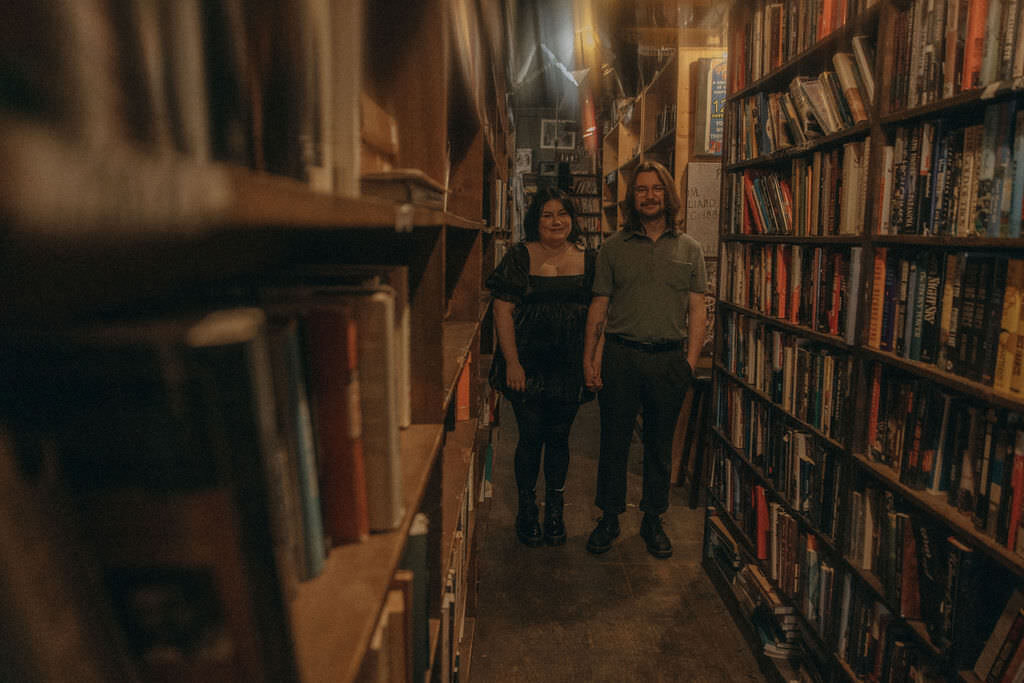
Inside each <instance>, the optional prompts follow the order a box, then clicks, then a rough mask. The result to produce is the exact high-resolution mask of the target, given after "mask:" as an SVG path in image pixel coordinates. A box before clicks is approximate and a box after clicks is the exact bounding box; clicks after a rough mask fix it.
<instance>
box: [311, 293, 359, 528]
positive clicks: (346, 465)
mask: <svg viewBox="0 0 1024 683" xmlns="http://www.w3.org/2000/svg"><path fill="white" fill-rule="evenodd" d="M303 320H304V322H305V325H306V331H307V334H306V344H307V354H308V359H309V373H310V380H311V381H310V391H311V394H312V397H313V403H314V406H315V410H316V422H315V424H316V429H317V443H318V444H319V446H320V451H319V464H320V493H321V496H322V498H323V516H324V530H325V532H326V533H327V535H328V536H329V537H330V539H331V543H332V544H334V545H337V544H341V543H346V542H353V541H362V540H365V539H366V538H367V536H368V535H369V533H370V520H369V507H368V501H367V489H366V464H365V461H364V455H363V438H362V414H361V411H360V409H359V406H360V377H359V346H358V330H357V327H356V319H355V317H354V315H353V314H352V312H351V311H350V310H348V309H347V308H346V307H344V306H335V307H327V306H321V307H318V308H314V309H313V310H311V311H309V312H308V313H307V314H305V315H304V316H303ZM327 368H330V369H331V370H330V371H329V372H328V371H326V369H327Z"/></svg>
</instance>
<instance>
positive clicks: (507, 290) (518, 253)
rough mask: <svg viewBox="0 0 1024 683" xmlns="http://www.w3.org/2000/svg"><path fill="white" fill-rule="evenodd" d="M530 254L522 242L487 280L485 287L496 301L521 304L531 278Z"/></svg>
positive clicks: (509, 251) (510, 250)
mask: <svg viewBox="0 0 1024 683" xmlns="http://www.w3.org/2000/svg"><path fill="white" fill-rule="evenodd" d="M529 254H530V252H529V251H528V250H527V249H526V245H525V244H523V243H522V242H520V243H518V244H516V245H514V246H513V247H512V248H510V249H509V250H508V252H507V253H506V254H505V256H504V257H503V258H502V259H501V263H499V264H498V267H497V268H495V269H494V271H493V272H492V273H491V274H490V276H489V277H488V278H487V282H486V283H485V286H486V287H487V289H489V290H490V291H491V294H492V295H493V296H494V297H495V298H496V299H501V300H502V301H510V302H512V303H514V304H521V303H522V302H523V296H525V294H526V288H527V286H528V285H529V277H530V272H529V268H530V261H529Z"/></svg>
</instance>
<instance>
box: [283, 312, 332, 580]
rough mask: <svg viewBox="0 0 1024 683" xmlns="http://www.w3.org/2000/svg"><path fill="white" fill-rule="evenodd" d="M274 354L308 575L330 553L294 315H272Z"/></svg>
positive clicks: (301, 563) (304, 569) (316, 572)
mask: <svg viewBox="0 0 1024 683" xmlns="http://www.w3.org/2000/svg"><path fill="white" fill-rule="evenodd" d="M270 341H271V358H272V359H273V361H274V379H275V389H276V391H277V396H278V401H277V411H278V414H279V416H280V419H281V429H280V431H281V434H282V435H283V437H284V438H285V439H286V440H287V447H288V448H290V449H291V454H292V457H291V459H290V468H289V472H288V477H289V479H290V478H291V477H295V478H296V481H295V484H294V485H295V487H296V491H297V498H298V505H299V508H300V510H299V512H298V515H299V519H300V520H301V525H300V528H299V529H296V530H293V533H295V534H296V538H301V539H302V541H303V542H302V543H301V544H298V548H299V550H300V552H301V557H300V558H299V560H298V562H297V564H298V566H299V567H301V571H300V572H299V576H300V578H301V579H308V578H312V577H314V576H317V575H319V574H320V572H321V571H322V569H323V565H324V561H325V560H326V558H327V549H326V546H325V537H324V524H323V513H322V510H321V500H320V482H319V478H318V471H317V443H316V436H315V429H314V427H313V411H312V408H311V406H310V395H309V390H308V369H307V367H306V359H305V352H304V349H305V343H304V340H303V331H302V329H301V327H300V323H299V321H298V320H296V319H294V318H283V319H277V318H271V319H270Z"/></svg>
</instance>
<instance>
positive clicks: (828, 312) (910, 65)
mask: <svg viewBox="0 0 1024 683" xmlns="http://www.w3.org/2000/svg"><path fill="white" fill-rule="evenodd" d="M979 7H980V8H981V10H980V11H981V13H985V12H989V10H990V9H991V8H995V9H994V10H992V12H994V14H992V15H991V16H988V15H986V16H985V21H990V22H994V23H990V24H988V26H989V27H990V28H989V30H988V31H987V32H986V31H985V30H982V29H980V28H977V27H978V26H983V25H985V21H982V20H981V19H980V18H978V17H974V18H973V19H972V18H971V15H972V13H976V12H978V11H979V10H978V8H979ZM1000 13H1002V14H1000ZM1019 14H1020V8H1019V6H1018V4H1017V3H987V4H986V3H973V2H972V3H957V2H935V3H929V2H917V1H911V2H890V1H888V0H877V1H874V2H872V1H870V0H868V1H866V2H851V3H845V4H839V3H831V2H811V3H770V2H768V3H766V2H759V3H750V4H746V5H740V4H737V5H734V6H733V8H732V11H731V14H730V21H729V45H728V47H729V76H728V79H729V96H728V99H727V110H726V124H725V126H726V127H725V151H724V156H723V159H722V176H723V183H722V203H721V206H722V215H721V229H720V234H719V237H720V242H721V247H720V252H719V255H720V258H721V267H720V268H719V282H718V296H719V300H718V302H717V320H716V333H715V347H716V348H715V356H714V369H713V389H712V393H713V397H712V404H713V408H712V413H713V419H712V421H711V425H710V426H709V431H708V441H709V443H710V446H709V452H710V457H709V467H708V469H707V470H706V475H707V480H706V481H707V485H708V489H707V495H708V500H709V508H708V513H707V519H706V535H705V552H704V565H705V568H706V569H707V571H708V573H709V574H710V575H711V576H712V578H713V579H714V580H715V584H716V586H718V588H719V590H720V592H722V593H723V595H724V597H725V598H726V602H727V603H728V604H729V605H730V607H731V608H732V609H733V613H734V615H736V617H737V619H738V620H739V621H740V622H741V623H742V624H743V625H744V631H745V632H746V633H747V635H748V640H749V641H750V644H751V647H752V648H753V649H754V650H755V651H756V652H757V653H758V656H759V661H760V662H761V663H762V668H763V669H764V670H765V673H766V674H767V675H768V676H769V677H770V678H772V679H774V680H791V679H792V678H793V677H794V676H802V677H805V678H807V679H810V680H823V681H847V680H849V681H857V680H888V679H889V677H898V676H903V675H907V672H913V675H917V676H924V677H925V679H926V680H954V681H976V680H985V679H986V677H989V679H990V680H1001V678H1000V677H1001V675H1002V674H1001V673H995V672H993V671H992V668H991V661H992V660H991V659H987V663H986V658H984V657H981V658H979V653H981V652H982V651H983V650H985V649H986V648H988V649H991V648H992V647H994V646H996V647H997V646H1000V645H1002V641H999V642H996V641H995V640H993V639H994V638H995V639H998V638H1002V637H1005V636H1003V635H999V634H998V632H997V635H996V636H991V635H990V634H992V633H993V627H994V626H995V624H996V622H997V621H998V620H1000V618H1001V615H1002V617H1003V618H1004V619H1005V615H1003V612H1004V609H1006V605H1007V603H1008V599H1009V597H1010V595H1011V593H1012V592H1013V590H1014V589H1015V588H1016V587H1019V586H1020V585H1021V581H1022V579H1024V547H1022V543H1021V541H1020V540H1019V511H1020V509H1021V505H1022V500H1024V482H1022V481H1021V480H1020V478H1019V474H1018V475H1014V474H1013V472H1014V471H1015V469H1016V470H1018V471H1024V470H1022V469H1021V464H1020V463H1024V450H1022V449H1021V445H1020V444H1021V443H1024V442H1019V441H1018V440H1017V436H1018V435H1019V434H1021V429H1020V424H1021V422H1020V419H1021V417H1020V416H1021V412H1022V409H1024V400H1022V399H1021V396H1022V395H1021V393H1020V391H1019V389H1018V388H1017V387H1018V386H1019V385H1015V384H1014V379H1015V377H1016V376H1017V375H1015V374H1014V373H1017V372H1018V371H1017V370H1016V368H1017V366H1019V362H1018V358H1017V356H1016V354H1019V350H1018V349H1017V346H1018V342H1017V340H1018V339H1019V338H1020V337H1019V335H1020V330H1019V328H1018V323H1017V320H1018V318H1019V317H1020V316H1019V312H1018V311H1017V310H1016V309H1017V308H1018V306H1019V301H1020V294H1019V292H1020V273H1021V264H1022V263H1024V262H1022V261H1021V260H1020V259H1022V258H1024V242H1022V241H1021V239H1020V236H1019V235H1020V232H1019V225H1020V216H1019V213H1020V206H1021V204H1020V199H1019V197H1020V195H1021V194H1022V192H1024V183H1022V182H1021V181H1022V180H1024V176H1019V175H1016V172H1017V171H1019V170H1020V169H1021V168H1024V165H1022V164H1021V163H1020V162H1019V161H1018V157H1019V154H1020V153H1019V152H1018V150H1024V147H1017V146H1016V145H1017V144H1018V142H1017V141H1018V140H1019V139H1024V138H1019V137H1018V136H1020V135H1021V131H1022V130H1024V128H1022V127H1021V126H1019V125H1016V124H1017V123H1019V121H1020V119H1018V118H1016V111H1017V109H1019V107H1020V105H1021V96H1020V90H1019V87H1018V84H1019V81H1018V80H1017V79H1018V77H1019V76H1020V75H1024V71H1022V72H1021V73H1018V71H1021V69H1024V67H1022V66H1018V59H1019V60H1021V61H1020V64H1024V51H1022V48H1021V42H1020V40H1019V37H1018V34H1017V33H1016V31H1017V28H1016V27H1019V25H1020V24H1019V19H1020V16H1019ZM997 15H998V16H997ZM972 22H973V23H972ZM978 22H980V24H979V23H978ZM972 26H974V27H975V28H971V27H972ZM958 27H959V28H958ZM961 29H962V30H961ZM958 36H959V39H958ZM969 36H973V38H972V37H969ZM972 40H973V41H974V42H972ZM965 44H967V45H973V46H974V54H972V51H971V50H970V49H968V48H965V47H964V45H965ZM1018 54H1019V57H1018ZM837 55H838V56H837ZM971 60H975V61H977V64H974V66H973V67H972V66H971V65H970V64H971ZM965 62H967V63H968V65H967V66H965ZM850 63H853V65H854V67H855V71H856V73H854V74H853V76H854V78H853V79H852V80H851V79H850V78H849V74H845V75H842V74H840V72H841V71H842V70H843V69H844V68H848V65H849V64H850ZM862 64H866V65H868V68H867V69H864V68H862ZM972 69H973V71H972ZM830 74H831V75H830ZM971 74H974V75H971ZM844 80H845V81H846V82H845V83H843V82H841V81H844ZM815 84H817V85H815ZM851 87H852V88H853V90H852V91H851ZM872 92H873V96H872V95H871V93H872ZM865 93H867V94H865ZM802 98H805V99H806V102H801V99H802ZM858 99H859V100H860V102H858V101H857V100H858ZM859 108H861V109H860V110H861V113H860V114H859V115H858V113H857V112H858V109H859ZM808 111H809V112H810V115H808V113H807V112H808ZM1011 176H1012V177H1011ZM986 180H987V181H988V182H987V184H986V183H985V181H986ZM979 185H980V189H979ZM998 193H1002V194H998ZM1011 207H1012V208H1011ZM1018 374H1019V373H1018ZM1015 511H1016V514H1015ZM752 577H753V578H752ZM765 615H768V617H767V618H766V617H765ZM766 624H767V625H766ZM1003 633H1005V631H1004V632H1003ZM1008 647H1011V649H1012V644H1011V645H1010V646H1008ZM992 677H994V678H992Z"/></svg>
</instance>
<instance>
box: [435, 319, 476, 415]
mask: <svg viewBox="0 0 1024 683" xmlns="http://www.w3.org/2000/svg"><path fill="white" fill-rule="evenodd" d="M441 326H442V342H441V345H442V348H443V362H442V368H443V370H442V372H443V377H444V381H445V384H444V404H443V406H442V408H443V409H447V408H448V405H449V404H450V403H451V401H452V398H453V397H454V396H455V387H456V386H457V385H458V383H459V375H460V374H461V373H462V368H463V367H465V365H466V361H467V360H469V351H470V348H471V347H472V346H473V339H474V338H475V337H476V333H477V331H478V330H479V329H480V321H479V320H478V321H476V322H446V323H442V324H441Z"/></svg>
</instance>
